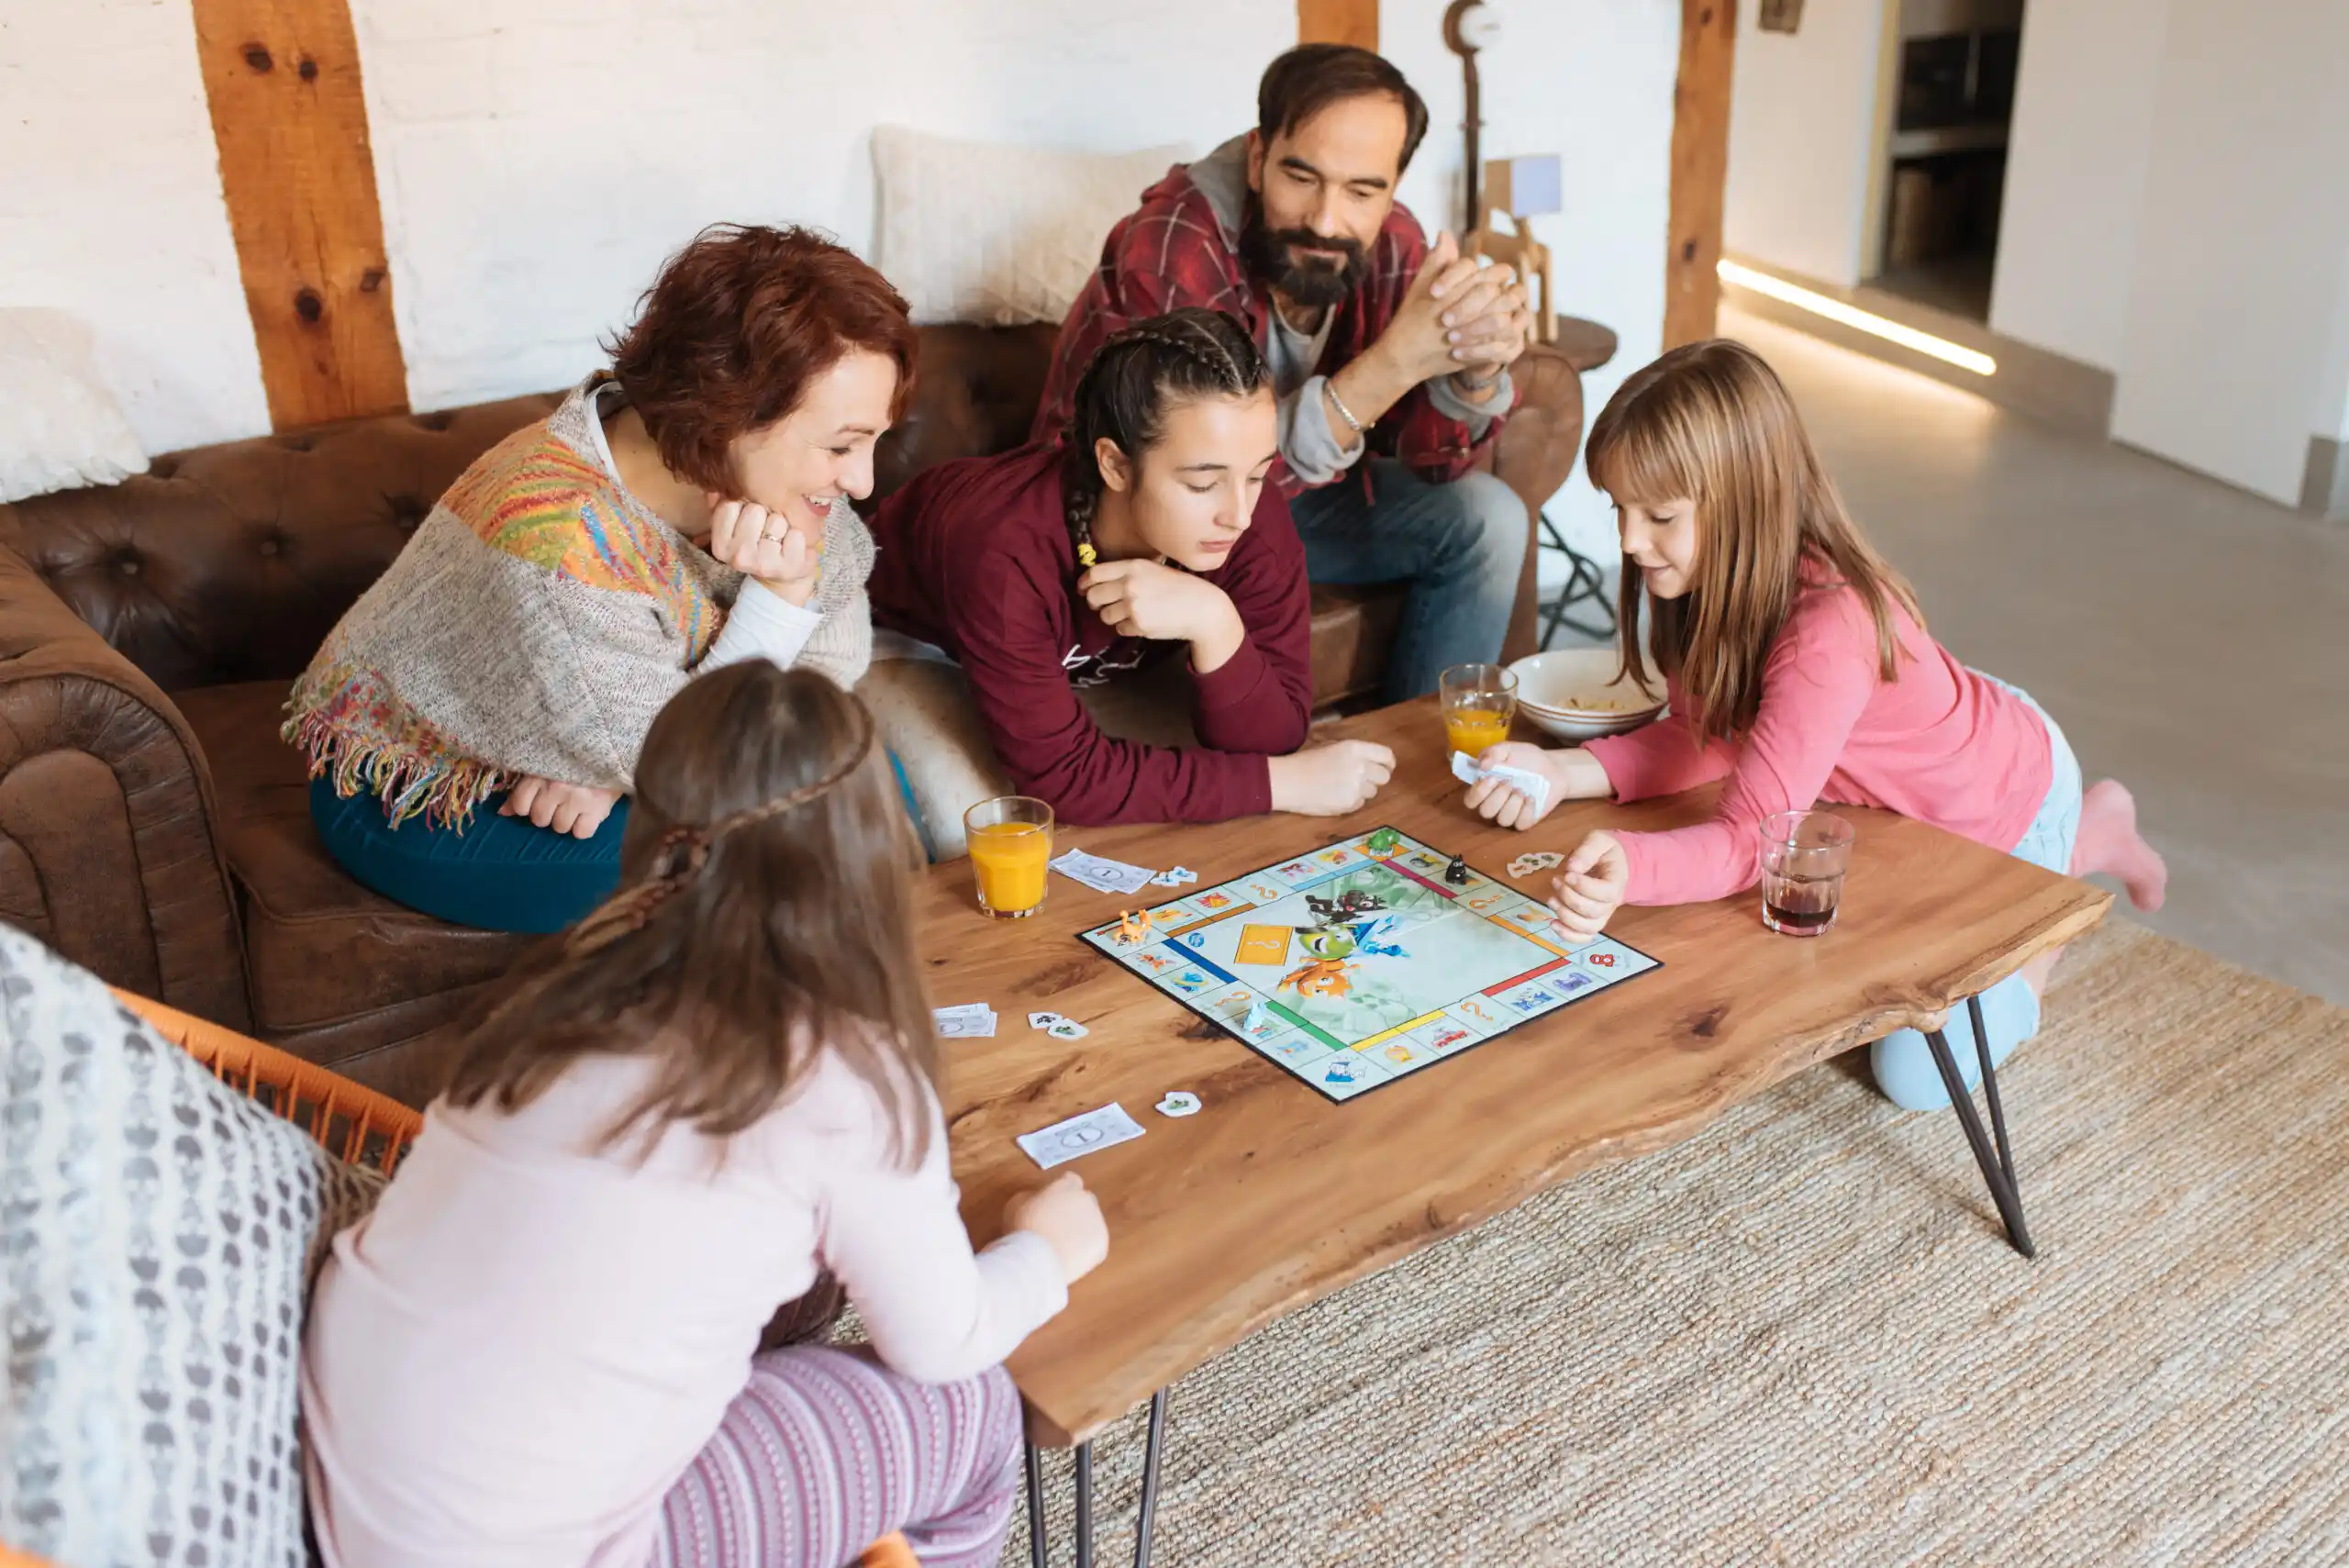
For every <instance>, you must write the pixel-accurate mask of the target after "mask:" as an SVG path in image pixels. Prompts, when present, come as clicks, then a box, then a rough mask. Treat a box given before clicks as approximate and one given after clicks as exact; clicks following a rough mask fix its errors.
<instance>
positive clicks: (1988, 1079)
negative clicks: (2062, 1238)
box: [1925, 996, 2039, 1258]
mask: <svg viewBox="0 0 2349 1568" xmlns="http://www.w3.org/2000/svg"><path fill="white" fill-rule="evenodd" d="M1965 1015H1966V1018H1967V1021H1968V1022H1970V1023H1972V1024H1973V1026H1974V1052H1975V1058H1976V1060H1977V1061H1978V1062H1981V1064H1982V1094H1983V1097H1984V1098H1985V1099H1987V1100H1988V1101H1989V1103H1990V1128H1991V1131H1990V1132H1987V1133H1986V1132H1985V1131H1984V1130H1983V1129H1982V1118H1980V1117H1979V1116H1977V1115H1976V1113H1975V1109H1974V1096H1973V1095H1972V1094H1970V1093H1969V1092H1968V1091H1967V1090H1966V1087H1965V1079H1964V1078H1961V1077H1960V1076H1958V1072H1957V1060H1956V1058H1954V1056H1952V1055H1951V1054H1950V1049H1949V1038H1948V1037H1947V1036H1946V1035H1944V1034H1943V1032H1942V1031H1941V1030H1939V1029H1934V1030H1932V1032H1931V1033H1929V1034H1927V1035H1926V1036H1925V1044H1926V1045H1927V1046H1928V1047H1929V1048H1930V1049H1931V1050H1932V1053H1933V1066H1934V1068H1935V1069H1936V1070H1937V1071H1939V1072H1940V1073H1941V1075H1942V1084H1943V1087H1945V1088H1947V1089H1948V1090H1949V1103H1950V1104H1951V1106H1954V1107H1955V1109H1956V1111H1957V1122H1958V1125H1959V1126H1960V1127H1962V1128H1964V1129H1965V1141H1966V1142H1967V1143H1968V1144H1970V1145H1972V1146H1973V1149H1974V1162H1975V1163H1976V1164H1977V1165H1979V1166H1981V1167H1982V1179H1983V1181H1984V1182H1986V1183H1987V1184H1988V1185H1989V1188H1990V1201H1991V1202H1993V1203H1995V1204H1997V1205H1998V1218H2000V1219H2001V1220H2003V1221H2004V1222H2005V1223H2006V1227H2007V1240H2009V1241H2010V1242H2012V1243H2013V1244H2014V1249H2015V1251H2018V1252H2021V1254H2022V1255H2023V1256H2024V1257H2026V1258H2032V1257H2037V1256H2038V1255H2039V1249H2038V1248H2037V1247H2035V1246H2033V1245H2032V1240H2031V1230H2030V1228H2029V1227H2027V1226H2026V1225H2024V1224H2023V1218H2022V1188H2021V1185H2020V1184H2018V1183H2017V1182H2016V1180H2015V1156H2014V1150H2013V1149H2012V1148H2011V1147H2010V1146H2009V1144H2008V1142H2007V1117H2006V1112H2005V1110H2004V1108H2003V1107H2001V1106H1999V1104H1998V1069H1997V1068H1995V1067H1993V1066H1991V1065H1990V1040H1989V1037H1988V1036H1987V1034H1986V1033H1984V1031H1983V1028H1982V999H1981V998H1980V997H1979V996H1968V997H1967V998H1966V999H1965ZM1994 1134H1995V1138H1996V1141H1995V1142H1994V1141H1993V1135H1994Z"/></svg>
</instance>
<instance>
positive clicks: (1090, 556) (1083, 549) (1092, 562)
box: [1076, 539, 1101, 572]
mask: <svg viewBox="0 0 2349 1568" xmlns="http://www.w3.org/2000/svg"><path fill="white" fill-rule="evenodd" d="M1076 563H1077V564H1078V565H1079V566H1082V567H1084V568H1085V570H1086V571H1087V572H1090V571H1092V570H1093V568H1095V567H1096V566H1098V565H1100V564H1101V558H1100V557H1099V556H1097V555H1096V554H1094V553H1093V541H1092V540H1091V539H1085V540H1082V541H1080V542H1079V543H1078V545H1077V547H1076Z"/></svg>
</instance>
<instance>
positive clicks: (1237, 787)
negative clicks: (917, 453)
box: [868, 446, 1313, 826]
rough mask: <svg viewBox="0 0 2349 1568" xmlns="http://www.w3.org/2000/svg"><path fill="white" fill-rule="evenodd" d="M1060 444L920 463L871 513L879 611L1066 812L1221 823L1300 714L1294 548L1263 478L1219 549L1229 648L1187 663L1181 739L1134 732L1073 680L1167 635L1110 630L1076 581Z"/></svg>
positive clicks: (1265, 791) (1304, 697)
mask: <svg viewBox="0 0 2349 1568" xmlns="http://www.w3.org/2000/svg"><path fill="white" fill-rule="evenodd" d="M1060 464H1061V454H1060V452H1059V450H1057V449H1054V448H1051V447H1044V446H1027V447H1021V448H1019V449H1018V450H1014V451H1009V452H1006V453H1004V454H1002V455H1001V456H999V457H991V458H964V459H963V460H961V461H959V462H946V463H940V464H938V465H937V466H935V467H933V468H930V469H926V470H924V471H923V472H922V473H919V474H917V475H916V476H915V477H914V478H913V480H912V481H911V482H910V483H908V484H907V485H906V486H905V487H904V488H903V489H901V490H898V491H897V492H896V493H895V494H894V495H891V496H890V497H889V498H888V499H887V500H886V501H885V502H883V503H882V505H881V509H880V511H879V513H878V514H877V515H876V516H875V517H874V519H873V536H874V540H875V542H876V543H878V544H879V546H880V555H879V558H878V560H877V562H876V563H875V564H874V570H873V580H872V583H871V584H870V585H869V588H868V592H869V593H870V594H871V595H872V601H873V622H874V625H875V626H879V627H885V628H888V629H889V630H892V631H896V632H902V633H903V634H905V635H906V636H907V637H916V638H919V639H922V640H923V641H925V642H931V643H935V644H937V645H938V646H939V647H941V648H942V649H944V650H945V651H947V652H948V653H950V654H952V655H953V657H954V659H955V660H956V662H959V663H960V664H961V665H962V666H963V671H964V673H966V674H967V675H968V676H969V677H970V682H971V695H972V698H973V700H974V701H975V702H976V703H977V705H978V708H979V713H980V717H983V718H984V719H985V721H986V726H987V729H988V732H989V734H990V735H991V736H992V738H993V739H994V741H995V748H996V753H997V755H998V756H1000V757H1001V758H1002V760H1003V765H1004V768H1005V771H1006V772H1008V773H1009V774H1010V775H1011V778H1012V780H1013V782H1014V783H1015V784H1017V785H1018V786H1019V789H1020V791H1021V792H1022V793H1024V794H1027V795H1035V796H1036V797H1037V798H1039V799H1041V800H1044V801H1048V802H1050V803H1051V805H1052V810H1053V812H1054V813H1055V814H1056V815H1057V816H1058V817H1060V819H1061V820H1063V821H1064V822H1069V823H1073V824H1077V825H1085V826H1101V825H1107V824H1109V823H1114V822H1217V821H1221V820H1222V819H1224V818H1225V817H1245V816H1248V815H1250V814H1252V813H1254V812H1260V811H1269V810H1271V809H1272V782H1271V774H1270V771H1269V769H1268V768H1267V767H1266V765H1265V758H1266V757H1267V756H1269V755H1273V754H1276V753H1281V752H1287V751H1296V750H1297V747H1299V746H1301V745H1303V744H1304V742H1305V734H1306V728H1307V726H1308V723H1309V722H1310V719H1311V716H1312V705H1313V675H1312V670H1311V666H1310V654H1309V648H1310V639H1309V635H1308V630H1309V620H1308V615H1309V600H1308V588H1307V586H1306V579H1305V550H1304V547H1303V546H1301V545H1300V544H1299V543H1298V542H1297V530H1296V528H1294V527H1293V526H1292V525H1291V524H1290V522H1289V517H1288V503H1287V502H1286V500H1285V499H1283V498H1282V496H1281V495H1280V494H1279V493H1278V492H1277V491H1276V490H1275V488H1274V487H1273V486H1271V485H1269V484H1268V485H1266V486H1265V487H1264V493H1263V495H1261V496H1260V497H1259V499H1258V501H1257V504H1256V512H1255V517H1254V518H1253V519H1252V521H1251V523H1250V524H1249V527H1248V530H1247V532H1246V533H1244V534H1242V535H1241V538H1240V542H1239V543H1237V544H1235V545H1234V546H1232V549H1231V553H1230V556H1228V557H1227V558H1226V559H1225V561H1224V563H1223V564H1222V565H1221V566H1219V567H1218V568H1217V569H1216V570H1214V571H1212V572H1207V573H1200V575H1201V576H1202V577H1203V578H1204V579H1205V580H1206V581H1208V582H1209V583H1212V584H1215V585H1216V586H1217V587H1219V588H1220V589H1222V590H1223V591H1224V593H1225V594H1226V595H1230V599H1231V603H1232V606H1233V608H1235V609H1237V610H1238V611H1239V612H1240V622H1241V626H1242V627H1243V628H1245V629H1246V636H1245V637H1244V638H1243V639H1241V644H1240V650H1239V651H1238V652H1236V653H1234V654H1233V655H1232V656H1231V657H1230V659H1229V660H1227V661H1225V662H1223V663H1222V664H1221V665H1219V667H1217V668H1216V669H1214V670H1212V671H1210V672H1208V673H1206V674H1204V675H1202V674H1198V673H1193V675H1192V677H1191V684H1192V690H1193V702H1192V712H1191V722H1192V728H1193V729H1194V730H1196V731H1197V735H1198V738H1199V741H1200V743H1199V744H1198V745H1197V746H1192V747H1182V748H1175V747H1166V746H1145V745H1141V744H1140V743H1138V742H1135V741H1131V740H1119V739H1117V738H1116V737H1113V736H1111V735H1109V734H1108V733H1106V732H1105V731H1103V730H1102V728H1100V727H1099V726H1098V725H1097V724H1095V723H1094V722H1093V719H1092V717H1091V716H1090V715H1088V714H1087V713H1086V712H1085V705H1084V704H1083V703H1081V702H1079V701H1078V700H1077V695H1076V688H1077V687H1078V686H1080V685H1091V684H1095V683H1097V682H1098V681H1101V680H1104V679H1107V678H1108V677H1109V676H1110V675H1112V674H1113V673H1116V672H1117V671H1119V670H1130V669H1133V668H1135V667H1136V666H1138V665H1140V664H1141V663H1142V662H1143V661H1144V660H1145V659H1146V658H1149V657H1151V656H1152V653H1153V651H1166V652H1173V651H1175V647H1174V645H1171V644H1166V643H1155V644H1153V643H1151V642H1148V641H1144V640H1141V639H1134V638H1124V637H1119V636H1118V635H1117V634H1116V633H1114V632H1112V631H1111V630H1110V629H1109V628H1108V626H1106V625H1104V624H1103V622H1102V620H1101V617H1099V616H1097V615H1096V614H1095V613H1094V611H1093V607H1092V606H1089V605H1087V604H1086V603H1085V596H1084V595H1082V594H1080V593H1078V592H1077V588H1076V580H1077V577H1078V576H1079V574H1080V568H1079V567H1078V565H1077V562H1076V547H1075V543H1074V540H1072V539H1070V537H1069V531H1068V524H1067V522H1066V520H1065V517H1064V516H1063V511H1062V504H1061V475H1060Z"/></svg>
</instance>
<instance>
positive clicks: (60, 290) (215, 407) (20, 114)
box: [0, 0, 269, 452]
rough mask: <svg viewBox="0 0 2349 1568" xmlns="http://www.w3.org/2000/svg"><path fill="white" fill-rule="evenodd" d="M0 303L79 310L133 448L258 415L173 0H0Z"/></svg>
mask: <svg viewBox="0 0 2349 1568" xmlns="http://www.w3.org/2000/svg"><path fill="white" fill-rule="evenodd" d="M0 306H49V307H51V308H55V309H58V310H63V311H68V312H70V313H72V315H74V316H77V317H80V318H81V319H82V320H83V322H84V323H86V324H87V325H88V326H89V328H90V329H91V334H92V337H93V339H94V342H95V348H96V352H97V359H98V368H99V370H100V372H101V373H103V374H104V375H105V377H106V381H107V384H109V385H110V386H111V387H112V388H113V389H114V393H115V395H116V396H117V398H119V399H120V400H121V401H122V404H123V406H124V409H125V411H126V412H128V415H129V416H130V422H131V426H132V428H134V429H136V430H137V431H138V432H139V441H140V443H141V444H142V445H144V446H145V447H146V448H147V450H149V451H150V452H160V451H165V450H170V449H172V448H174V447H183V446H195V445H200V444H202V443H204V442H207V441H217V440H225V439H229V438H231V437H236V436H243V435H250V434H251V433H252V432H254V431H256V430H264V429H267V428H269V409H268V406H267V404H266V403H265V402H264V401H263V399H262V389H261V359H260V355H259V352H258V351H257V350H255V348H254V346H253V333H252V325H251V320H250V317H248V316H247V314H246V311H245V298H244V288H243V285H242V284H240V283H239V280H238V276H237V255H236V250H235V249H234V247H233V246H232V245H231V244H230V242H229V239H228V209H227V208H226V207H225V206H223V205H222V203H221V199H220V171H219V163H218V161H217V158H216V157H215V155H214V152H213V145H212V121H211V118H210V117H209V116H208V114H207V113H206V109H205V102H204V87H203V83H202V80H201V78H200V77H199V76H198V75H197V72H196V65H195V25H194V22H193V21H192V19H191V14H190V11H189V9H188V6H187V5H186V4H185V0H173V3H171V4H165V5H157V4H154V3H153V0H75V3H74V4H71V5H68V4H63V3H61V0H0Z"/></svg>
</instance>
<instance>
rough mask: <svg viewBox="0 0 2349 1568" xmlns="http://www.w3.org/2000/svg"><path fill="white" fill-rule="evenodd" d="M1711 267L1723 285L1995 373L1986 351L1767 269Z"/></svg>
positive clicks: (1977, 370)
mask: <svg viewBox="0 0 2349 1568" xmlns="http://www.w3.org/2000/svg"><path fill="white" fill-rule="evenodd" d="M1715 270H1716V271H1718V272H1720V279H1721V282H1723V283H1725V284H1736V285H1737V286H1738V287H1740V288H1748V289H1752V290H1753V292H1754V293H1755V294H1766V295H1769V296H1770V297H1771V298H1772V299H1776V300H1783V301H1785V302H1786V303H1787V304H1788V305H1791V306H1794V307H1795V308H1796V309H1798V310H1808V311H1809V312H1810V313H1811V314H1812V315H1814V316H1824V317H1827V319H1828V320H1830V321H1840V322H1842V324H1843V325H1844V326H1846V327H1849V328H1853V329H1854V330H1855V331H1860V332H1865V333H1868V334H1869V335H1870V336H1872V337H1877V338H1882V339H1885V340H1886V341H1887V342H1893V343H1898V344H1899V345H1900V346H1901V347H1902V348H1904V349H1914V350H1917V352H1919V353H1920V354H1931V355H1932V357H1933V358H1934V359H1937V360H1941V361H1945V362H1947V363H1949V364H1953V365H1955V366H1956V367H1957V368H1958V369H1960V370H1967V371H1972V372H1973V373H1975V374H1976V375H1995V374H1996V373H1998V361H1996V360H1994V359H1992V358H1991V357H1990V356H1989V355H1987V354H1985V353H1980V352H1977V351H1976V350H1973V349H1968V348H1964V347H1961V346H1960V345H1958V344H1956V343H1953V342H1951V341H1949V340H1948V339H1945V338H1936V337H1934V336H1933V335H1932V333H1930V332H1920V331H1918V330H1917V329H1916V328H1914V327H1903V326H1902V325H1901V324H1900V323H1899V322H1898V321H1887V320H1886V319H1885V318H1884V317H1881V316H1875V315H1871V314H1870V313H1868V312H1867V311H1865V310H1861V309H1858V308H1856V307H1854V306H1849V305H1845V304H1844V303H1843V302H1842V300H1840V299H1830V298H1828V297H1827V296H1826V295H1823V294H1813V293H1812V292H1811V291H1810V290H1809V289H1807V288H1798V287H1796V286H1795V285H1794V284H1790V283H1787V281H1786V280H1784V279H1783V278H1774V277H1772V276H1771V275H1770V274H1769V273H1767V272H1755V271H1754V270H1753V268H1751V267H1741V266H1739V265H1738V264H1737V263H1736V262H1735V261H1721V262H1719V263H1718V264H1717V266H1716V269H1715Z"/></svg>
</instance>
